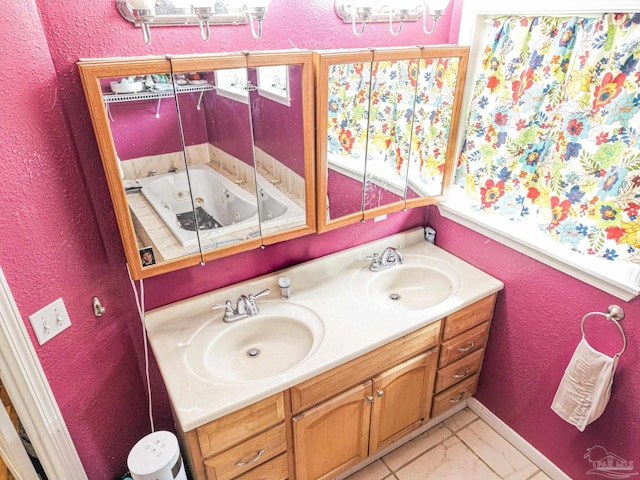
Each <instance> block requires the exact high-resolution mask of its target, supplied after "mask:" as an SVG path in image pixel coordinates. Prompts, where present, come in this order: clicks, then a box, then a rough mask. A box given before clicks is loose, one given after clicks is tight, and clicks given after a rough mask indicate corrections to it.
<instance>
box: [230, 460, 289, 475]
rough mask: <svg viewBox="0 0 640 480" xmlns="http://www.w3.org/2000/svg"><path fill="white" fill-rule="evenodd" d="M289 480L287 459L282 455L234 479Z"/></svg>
mask: <svg viewBox="0 0 640 480" xmlns="http://www.w3.org/2000/svg"><path fill="white" fill-rule="evenodd" d="M287 478H289V457H288V456H287V454H286V453H283V454H282V455H280V456H279V457H276V458H274V459H272V460H269V461H268V462H265V463H263V464H262V465H260V466H259V467H256V468H254V469H253V470H251V471H249V472H247V473H245V474H243V475H240V476H239V477H236V480H286V479H287Z"/></svg>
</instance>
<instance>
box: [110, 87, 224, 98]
mask: <svg viewBox="0 0 640 480" xmlns="http://www.w3.org/2000/svg"><path fill="white" fill-rule="evenodd" d="M215 89H216V86H215V85H211V84H206V85H178V86H177V87H176V90H177V92H178V93H190V92H206V91H209V90H215ZM173 97H174V92H173V89H171V90H167V91H164V92H163V91H156V92H152V91H146V92H137V93H111V92H105V93H103V94H102V98H103V99H104V103H122V102H136V101H139V100H157V99H159V98H173Z"/></svg>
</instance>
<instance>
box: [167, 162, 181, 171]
mask: <svg viewBox="0 0 640 480" xmlns="http://www.w3.org/2000/svg"><path fill="white" fill-rule="evenodd" d="M179 171H180V170H178V167H176V166H175V165H173V164H171V167H169V173H178V172H179Z"/></svg>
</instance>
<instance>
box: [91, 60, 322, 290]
mask: <svg viewBox="0 0 640 480" xmlns="http://www.w3.org/2000/svg"><path fill="white" fill-rule="evenodd" d="M266 65H300V66H301V68H302V72H301V82H302V85H301V95H302V110H303V113H302V118H303V131H304V139H303V142H304V165H305V167H304V169H305V178H304V182H305V213H306V225H304V226H299V227H295V228H293V229H291V230H284V231H282V232H279V233H277V234H273V235H269V236H267V237H265V238H262V237H261V236H258V237H256V238H251V239H247V240H243V241H241V242H238V243H234V244H231V245H228V246H223V247H219V248H216V249H215V250H207V251H205V252H195V253H191V254H187V255H185V256H181V257H178V258H173V259H169V260H164V261H163V262H161V263H157V264H154V265H149V266H145V267H143V266H142V263H141V261H140V250H139V246H138V243H137V240H136V232H135V229H134V225H133V219H132V216H131V212H130V210H129V203H128V201H127V198H126V193H125V189H124V183H123V180H122V178H121V174H120V169H119V165H118V158H117V154H116V148H115V144H114V140H113V136H112V133H111V128H110V125H109V118H108V112H107V109H106V107H105V103H104V101H103V94H102V88H101V85H100V79H103V78H120V77H129V76H145V75H153V74H160V75H162V74H166V73H168V72H173V73H188V72H195V71H211V70H216V69H225V68H251V67H257V66H266ZM78 69H79V72H80V77H81V80H82V85H83V88H84V91H85V97H86V100H87V105H88V108H89V112H90V116H91V120H92V123H93V128H94V132H95V135H96V141H97V145H98V150H99V152H100V156H101V159H102V165H103V168H104V172H105V176H106V179H107V184H108V187H109V192H110V195H111V200H112V202H113V207H114V212H115V215H116V221H117V224H118V228H119V231H120V237H121V239H122V244H123V247H124V252H125V257H126V261H127V263H128V265H129V270H130V273H131V277H132V278H133V279H134V280H138V279H141V278H148V277H152V276H156V275H160V274H163V273H167V272H171V271H174V270H178V269H181V268H186V267H190V266H194V265H197V264H200V263H203V262H207V261H212V260H215V259H217V258H221V257H225V256H229V255H233V254H236V253H239V252H243V251H247V250H252V249H256V248H259V247H261V246H263V245H269V244H273V243H277V242H281V241H285V240H288V239H291V238H295V237H299V236H303V235H307V234H310V233H313V232H315V231H316V219H315V211H316V201H315V168H314V164H313V162H314V157H315V155H314V143H313V134H314V121H313V107H314V103H313V62H312V52H310V51H299V50H297V51H294V52H287V51H281V52H264V53H251V54H249V55H245V54H237V53H236V54H220V55H181V56H174V57H140V58H113V59H88V60H84V59H83V60H81V61H80V62H78Z"/></svg>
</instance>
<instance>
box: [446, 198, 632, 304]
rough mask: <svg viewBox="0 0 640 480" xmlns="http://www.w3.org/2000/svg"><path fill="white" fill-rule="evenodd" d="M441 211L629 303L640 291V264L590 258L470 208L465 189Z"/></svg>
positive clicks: (515, 224) (466, 225) (530, 231)
mask: <svg viewBox="0 0 640 480" xmlns="http://www.w3.org/2000/svg"><path fill="white" fill-rule="evenodd" d="M451 190H452V191H451V192H450V194H449V198H448V200H447V202H446V203H441V204H439V205H438V210H439V211H440V214H441V215H442V216H443V217H445V218H448V219H450V220H453V221H454V222H456V223H459V224H460V225H463V226H465V227H467V228H470V229H471V230H474V231H476V232H478V233H481V234H483V235H485V236H487V237H489V238H491V239H493V240H495V241H497V242H499V243H502V244H503V245H506V246H508V247H510V248H512V249H514V250H516V251H518V252H520V253H522V254H524V255H527V256H529V257H531V258H534V259H536V260H538V261H540V262H542V263H544V264H546V265H549V266H550V267H553V268H555V269H556V270H559V271H561V272H563V273H566V274H567V275H570V276H572V277H574V278H577V279H578V280H581V281H583V282H585V283H587V284H589V285H591V286H593V287H596V288H598V289H600V290H602V291H604V292H607V293H609V294H611V295H614V296H616V297H618V298H620V299H621V300H624V301H626V302H628V301H630V300H632V299H634V298H635V297H636V296H638V295H639V294H640V266H639V265H634V264H621V263H619V262H618V263H616V262H610V261H608V260H603V259H600V258H591V257H587V256H585V255H581V254H579V253H576V252H573V251H571V250H569V249H567V248H565V247H564V246H558V244H556V243H555V242H554V241H553V240H551V239H549V238H547V237H546V236H545V235H544V234H543V233H542V232H538V231H536V230H535V229H533V228H531V227H526V226H524V227H521V228H514V226H520V225H519V224H518V223H517V222H512V221H508V220H505V219H502V218H500V217H495V216H493V215H486V214H482V213H479V212H476V211H473V210H471V209H470V208H468V207H467V206H466V205H465V203H464V200H463V197H464V194H463V192H462V191H457V190H458V189H457V188H456V187H452V189H451Z"/></svg>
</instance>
